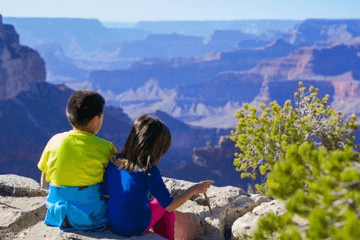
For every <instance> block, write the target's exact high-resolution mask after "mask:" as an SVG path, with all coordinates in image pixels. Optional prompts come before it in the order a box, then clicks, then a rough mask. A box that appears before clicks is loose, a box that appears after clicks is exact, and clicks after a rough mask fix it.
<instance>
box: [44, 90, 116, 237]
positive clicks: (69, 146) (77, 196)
mask: <svg viewBox="0 0 360 240" xmlns="http://www.w3.org/2000/svg"><path fill="white" fill-rule="evenodd" d="M104 105H105V100H104V98H103V97H102V96H101V95H100V94H99V93H96V92H94V91H90V90H81V91H76V92H74V93H73V94H72V95H71V96H70V98H69V100H68V103H67V107H66V116H67V118H68V120H69V122H70V124H71V125H72V126H73V130H71V131H68V132H63V133H59V134H56V135H55V136H53V137H52V138H51V139H50V141H49V142H48V143H47V145H46V147H45V149H44V151H43V153H42V156H41V159H40V161H39V163H38V167H39V169H40V170H41V171H42V175H41V187H42V188H47V185H48V183H50V186H49V195H48V197H47V204H46V205H47V213H46V217H45V224H47V225H49V226H57V227H60V229H61V230H70V229H97V228H105V227H106V223H107V219H106V217H105V213H106V205H105V202H104V201H103V200H102V199H101V196H100V191H99V187H100V186H99V183H101V182H102V180H103V174H104V171H105V167H106V166H107V163H108V160H109V159H110V158H111V157H112V156H113V154H114V153H115V152H116V151H117V150H116V149H115V147H114V146H113V144H112V143H111V142H110V141H107V140H105V139H102V138H99V137H97V136H95V134H97V133H98V132H99V130H100V129H101V126H102V121H103V117H104Z"/></svg>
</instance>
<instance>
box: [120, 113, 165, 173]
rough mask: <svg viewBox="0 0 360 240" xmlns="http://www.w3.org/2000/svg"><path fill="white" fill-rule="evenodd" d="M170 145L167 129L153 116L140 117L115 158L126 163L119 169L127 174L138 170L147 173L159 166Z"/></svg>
mask: <svg viewBox="0 0 360 240" xmlns="http://www.w3.org/2000/svg"><path fill="white" fill-rule="evenodd" d="M170 144H171V134H170V130H169V129H168V127H167V126H166V125H165V124H164V123H163V122H162V121H161V120H159V119H158V118H156V117H154V116H151V115H142V116H140V117H138V118H137V119H136V120H135V122H134V125H133V127H132V129H131V131H130V134H129V137H128V139H127V140H126V143H125V146H124V148H123V149H122V151H121V152H120V154H118V156H117V157H116V158H122V159H125V161H126V164H122V165H120V167H119V169H127V170H128V171H129V172H132V171H134V170H138V169H139V170H143V171H147V170H148V169H149V168H150V167H152V166H157V165H158V164H159V162H160V158H161V157H162V156H164V155H165V153H166V152H167V151H168V150H169V148H170ZM116 158H115V160H116Z"/></svg>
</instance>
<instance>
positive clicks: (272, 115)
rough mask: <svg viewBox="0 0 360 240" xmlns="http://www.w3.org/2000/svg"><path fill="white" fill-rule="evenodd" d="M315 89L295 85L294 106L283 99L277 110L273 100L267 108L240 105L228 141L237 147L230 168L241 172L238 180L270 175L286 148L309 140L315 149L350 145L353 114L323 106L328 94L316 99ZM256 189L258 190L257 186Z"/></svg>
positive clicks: (354, 124) (353, 127)
mask: <svg viewBox="0 0 360 240" xmlns="http://www.w3.org/2000/svg"><path fill="white" fill-rule="evenodd" d="M318 92H319V89H318V88H314V87H313V86H310V87H309V89H308V91H307V90H306V88H305V87H304V86H303V83H302V82H299V88H298V91H297V92H295V93H294V98H295V103H294V104H295V106H293V105H292V102H291V100H287V101H286V102H285V103H284V106H283V107H281V106H280V105H279V104H278V103H277V102H276V101H274V102H271V103H270V104H269V105H270V106H269V107H266V106H265V104H261V105H260V110H261V112H260V113H258V112H257V108H256V106H250V105H249V104H244V105H243V107H242V108H241V109H240V110H238V112H237V113H236V117H237V118H238V119H239V121H238V124H237V128H236V130H235V131H233V132H232V133H231V140H233V141H234V142H235V143H236V147H238V148H240V150H241V153H239V154H236V155H235V160H234V165H235V166H236V170H237V171H240V172H241V177H242V178H246V177H253V178H255V177H256V172H257V171H260V173H261V174H262V175H266V174H267V173H269V172H271V171H272V169H273V167H274V165H275V164H276V163H277V162H279V161H281V160H284V159H285V153H286V150H287V148H288V146H289V145H291V144H301V143H304V142H305V141H312V142H313V143H314V146H315V147H316V148H318V147H320V146H324V147H326V148H327V149H328V150H336V149H339V150H342V149H345V147H346V146H352V147H355V146H354V140H355V137H354V134H353V133H352V132H353V131H354V130H357V129H358V125H357V124H356V115H355V114H352V116H351V118H350V119H349V120H346V119H344V118H343V117H342V113H341V112H337V111H335V110H334V109H332V108H331V107H330V106H327V101H328V99H329V95H325V96H324V97H323V98H322V99H319V98H318V97H317V95H318ZM257 188H258V190H260V191H262V190H263V189H261V187H260V186H257Z"/></svg>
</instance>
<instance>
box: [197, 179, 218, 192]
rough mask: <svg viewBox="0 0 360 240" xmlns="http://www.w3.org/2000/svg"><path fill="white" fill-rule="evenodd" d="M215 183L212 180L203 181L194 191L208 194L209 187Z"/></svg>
mask: <svg viewBox="0 0 360 240" xmlns="http://www.w3.org/2000/svg"><path fill="white" fill-rule="evenodd" d="M213 182H214V181H212V180H206V181H202V182H200V183H198V184H195V185H194V187H193V188H194V191H195V192H196V193H206V191H207V190H208V189H209V187H210V186H211V183H213Z"/></svg>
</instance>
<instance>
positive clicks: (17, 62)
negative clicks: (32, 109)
mask: <svg viewBox="0 0 360 240" xmlns="http://www.w3.org/2000/svg"><path fill="white" fill-rule="evenodd" d="M45 78H46V73H45V62H44V61H43V59H42V58H41V57H40V55H39V54H38V53H37V52H36V51H35V50H33V49H31V48H29V47H26V46H21V45H20V41H19V35H18V34H17V33H16V31H15V28H14V27H13V26H12V25H9V24H3V22H2V17H1V15H0V100H6V99H11V98H14V97H16V96H17V95H18V94H19V93H20V92H22V91H27V90H29V88H30V85H29V84H30V83H31V82H45Z"/></svg>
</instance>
